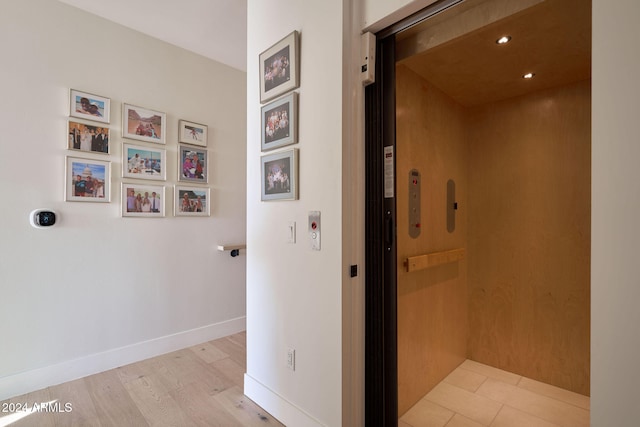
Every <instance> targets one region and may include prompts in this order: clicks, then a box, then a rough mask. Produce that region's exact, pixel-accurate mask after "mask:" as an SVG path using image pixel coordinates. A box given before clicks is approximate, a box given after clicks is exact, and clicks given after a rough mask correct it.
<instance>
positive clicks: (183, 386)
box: [0, 332, 283, 427]
mask: <svg viewBox="0 0 640 427" xmlns="http://www.w3.org/2000/svg"><path fill="white" fill-rule="evenodd" d="M245 370H246V333H245V332H241V333H238V334H234V335H231V336H228V337H225V338H220V339H217V340H214V341H209V342H206V343H203V344H199V345H196V346H193V347H190V348H185V349H182V350H179V351H175V352H172V353H167V354H164V355H161V356H158V357H154V358H152V359H147V360H143V361H141V362H137V363H133V364H131V365H126V366H122V367H119V368H116V369H113V370H110V371H106V372H102V373H99V374H96V375H91V376H89V377H85V378H81V379H79V380H75V381H70V382H67V383H63V384H60V385H57V386H53V387H48V388H46V389H43V390H38V391H35V392H33V393H28V394H25V395H22V396H17V397H13V398H11V399H7V400H4V401H2V402H0V411H2V409H11V411H8V412H0V427H4V426H8V425H11V426H12V427H14V426H15V427H27V426H37V427H45V426H54V427H55V426H95V427H107V426H114V427H126V426H132V427H134V426H135V427H142V426H180V427H182V426H220V427H235V426H282V425H283V424H281V423H280V422H278V421H277V420H276V419H275V418H273V417H272V416H271V415H269V414H268V413H267V412H266V411H265V410H264V409H262V408H260V407H259V406H258V405H256V404H255V403H254V402H252V401H251V400H250V399H249V398H247V397H246V396H245V395H244V394H243V376H244V372H245ZM45 402H52V403H51V405H50V406H48V410H45V409H43V408H39V409H40V410H37V409H38V408H37V407H36V408H34V404H37V405H40V406H42V404H43V403H45ZM24 403H26V405H27V407H28V408H29V409H28V410H26V411H16V410H15V409H17V408H16V405H22V404H24Z"/></svg>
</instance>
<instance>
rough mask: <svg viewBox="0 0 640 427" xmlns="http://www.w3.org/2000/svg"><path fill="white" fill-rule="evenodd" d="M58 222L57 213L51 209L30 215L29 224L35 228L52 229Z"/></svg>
mask: <svg viewBox="0 0 640 427" xmlns="http://www.w3.org/2000/svg"><path fill="white" fill-rule="evenodd" d="M56 220H57V217H56V213H55V212H54V211H52V210H50V209H36V210H33V211H31V214H29V222H30V223H31V225H32V226H33V227H35V228H45V227H51V226H52V225H54V224H55V223H56Z"/></svg>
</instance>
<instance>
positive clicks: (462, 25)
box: [367, 0, 591, 419]
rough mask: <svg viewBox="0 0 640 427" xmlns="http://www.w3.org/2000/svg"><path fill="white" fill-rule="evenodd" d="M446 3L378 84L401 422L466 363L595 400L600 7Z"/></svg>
mask: <svg viewBox="0 0 640 427" xmlns="http://www.w3.org/2000/svg"><path fill="white" fill-rule="evenodd" d="M438 3H445V2H438ZM436 6H437V5H436ZM445 6H446V7H443V8H441V9H442V10H438V11H437V13H433V14H432V15H431V16H429V17H428V19H425V20H424V21H422V22H415V23H412V24H411V25H407V26H406V28H403V29H402V30H394V31H392V34H391V35H388V36H385V37H386V41H385V40H384V39H385V37H383V40H382V41H380V42H381V43H380V44H381V46H380V49H381V50H379V52H378V55H379V56H381V57H382V60H381V62H380V63H379V67H380V71H381V74H382V76H381V80H382V81H381V82H379V83H378V88H377V89H375V88H374V89H373V90H371V91H370V92H369V93H368V97H369V99H371V98H376V99H377V103H378V105H379V108H378V111H379V112H380V114H381V115H382V117H383V118H382V119H381V122H382V125H381V128H380V129H382V132H378V134H381V135H382V136H381V138H382V139H384V142H383V145H385V146H386V151H385V152H392V153H393V158H394V167H393V172H394V176H395V183H394V189H393V197H385V199H384V201H383V202H382V201H380V202H379V205H380V208H381V213H380V214H379V217H378V221H379V222H380V223H381V225H380V230H381V232H382V235H383V236H384V238H383V243H382V244H381V247H380V250H381V251H382V252H384V256H386V258H385V264H384V265H385V267H384V271H383V272H382V273H383V274H381V276H382V277H384V278H385V279H384V282H385V283H384V285H381V291H380V292H379V295H378V296H379V297H380V298H381V299H382V300H383V301H384V304H386V309H385V310H382V312H383V319H384V320H383V322H387V323H386V329H385V328H383V329H385V330H386V332H385V333H386V335H384V334H385V333H383V335H382V336H384V339H383V340H382V341H383V342H384V343H386V344H387V345H389V344H391V345H393V346H394V347H395V353H394V354H390V353H391V352H389V351H388V350H387V352H388V353H389V354H388V356H389V357H387V358H384V357H383V360H382V361H381V362H380V363H379V364H378V365H377V366H379V367H381V369H383V370H387V371H388V370H393V369H394V368H395V373H394V374H392V373H388V372H387V373H386V374H382V379H383V381H382V383H383V384H384V386H383V387H391V386H392V383H393V382H394V381H395V384H393V386H395V387H396V390H395V393H393V392H389V391H388V390H387V391H386V392H384V393H382V395H383V397H382V400H383V401H384V402H386V406H383V407H385V408H386V409H385V411H386V412H387V413H386V415H387V416H388V417H389V418H388V419H391V418H393V416H392V414H391V413H392V412H393V411H394V410H395V411H396V416H397V418H399V417H401V416H402V415H403V414H404V413H406V412H407V411H408V410H409V409H410V408H411V407H412V406H413V405H414V404H415V403H416V402H418V401H419V400H420V399H421V398H422V397H423V396H424V395H425V394H427V393H428V392H429V391H430V390H431V389H432V388H433V387H434V386H436V384H438V383H439V382H440V381H442V380H443V379H444V378H445V377H447V375H449V373H451V372H452V371H453V370H454V369H455V368H456V367H458V366H459V365H460V364H462V363H463V362H465V360H472V361H475V362H480V363H482V364H485V365H489V366H492V367H496V368H499V369H502V370H505V371H508V372H513V373H515V374H517V375H522V376H525V377H528V378H532V379H534V380H536V381H540V382H542V383H545V384H551V385H554V386H556V387H559V388H562V389H566V390H570V391H572V392H575V393H579V394H581V395H587V396H588V395H589V393H590V389H589V384H590V383H589V369H590V351H589V346H590V341H589V337H590V276H589V274H590V271H589V265H590V238H591V237H590V221H591V214H590V212H591V207H590V203H591V202H590V185H591V178H590V177H591V130H590V129H591V125H590V111H591V80H590V77H591V74H590V73H591V68H590V64H591V3H590V1H589V0H519V1H502V0H466V1H462V2H448V4H446V5H445ZM501 39H502V40H501ZM505 41H506V43H505ZM385 43H386V47H385ZM390 58H393V61H391V62H392V65H391V64H389V63H388V62H390ZM385 59H386V62H387V63H385ZM527 74H531V76H527ZM391 98H392V99H393V102H390V99H391ZM368 108H369V107H368ZM389 116H393V117H392V118H390V117H389ZM368 118H371V116H368ZM373 133H374V131H373V130H371V131H370V135H372V134H373ZM389 147H391V148H389ZM373 155H375V154H373ZM380 167H383V166H382V165H381V166H380ZM387 173H388V171H387ZM381 185H383V186H384V184H381ZM387 185H388V184H387ZM385 190H388V189H387V188H385ZM388 193H389V191H386V194H387V195H388ZM372 208H375V206H374V205H369V206H368V209H372ZM368 221H369V222H370V223H372V222H374V221H376V220H375V218H372V217H369V216H368ZM390 236H392V237H390ZM370 273H371V272H370ZM390 288H391V289H390ZM394 291H395V295H394V294H393V292H394ZM385 292H386V293H385ZM373 298H375V296H373V295H372V296H368V300H367V303H368V304H369V302H370V300H372V299H373ZM368 310H369V308H368ZM394 310H395V312H394ZM372 315H373V312H371V311H368V312H367V316H368V317H371V316H372ZM370 323H371V322H369V323H368V325H370ZM394 323H395V324H394ZM390 329H393V331H394V332H395V333H393V332H389V330H390ZM367 346H368V347H369V344H367ZM383 354H387V353H383ZM394 358H395V360H394ZM394 364H395V366H393V365H394ZM385 372H386V371H385ZM371 377H375V375H374V374H373V373H372V372H370V371H368V372H367V379H368V382H371V381H370V379H371ZM393 399H396V400H395V405H396V406H395V407H394V406H393V402H391V403H390V402H389V401H392V400H393ZM367 401H368V402H369V400H367ZM367 404H368V405H369V403H367ZM368 414H369V412H368ZM397 418H396V419H397Z"/></svg>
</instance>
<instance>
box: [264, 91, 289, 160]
mask: <svg viewBox="0 0 640 427" xmlns="http://www.w3.org/2000/svg"><path fill="white" fill-rule="evenodd" d="M261 111H262V129H263V133H262V151H267V150H271V149H274V148H277V147H282V146H284V145H289V144H295V143H296V142H298V135H297V123H296V115H297V111H298V93H297V92H291V93H290V94H288V95H285V96H283V97H281V98H279V99H277V100H275V101H273V102H271V103H269V104H267V105H265V106H263V107H262V109H261Z"/></svg>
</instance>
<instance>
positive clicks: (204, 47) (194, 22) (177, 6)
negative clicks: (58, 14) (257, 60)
mask: <svg viewBox="0 0 640 427" xmlns="http://www.w3.org/2000/svg"><path fill="white" fill-rule="evenodd" d="M59 1H61V2H63V3H66V4H69V5H71V6H75V7H77V8H79V9H82V10H84V11H87V12H90V13H92V14H94V15H98V16H101V17H103V18H106V19H108V20H110V21H113V22H116V23H118V24H121V25H124V26H125V27H129V28H132V29H134V30H137V31H139V32H141V33H144V34H147V35H149V36H151V37H154V38H157V39H159V40H162V41H165V42H167V43H171V44H173V45H175V46H178V47H181V48H184V49H186V50H189V51H192V52H195V53H197V54H200V55H202V56H205V57H207V58H210V59H213V60H215V61H218V62H221V63H223V64H225V65H229V66H231V67H233V68H237V69H239V70H242V71H246V70H247V1H246V0H180V1H176V0H59Z"/></svg>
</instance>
